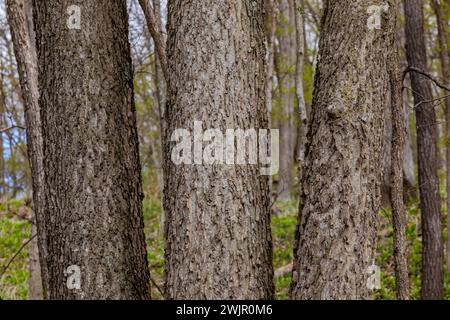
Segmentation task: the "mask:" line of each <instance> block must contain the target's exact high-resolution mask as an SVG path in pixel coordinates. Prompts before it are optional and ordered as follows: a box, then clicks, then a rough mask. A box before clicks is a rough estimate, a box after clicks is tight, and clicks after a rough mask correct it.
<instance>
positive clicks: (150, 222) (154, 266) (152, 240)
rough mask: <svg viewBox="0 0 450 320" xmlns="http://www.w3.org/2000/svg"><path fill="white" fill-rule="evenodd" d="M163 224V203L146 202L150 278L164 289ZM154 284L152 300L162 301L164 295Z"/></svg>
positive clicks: (157, 200)
mask: <svg viewBox="0 0 450 320" xmlns="http://www.w3.org/2000/svg"><path fill="white" fill-rule="evenodd" d="M161 222H162V210H161V202H160V200H159V199H157V198H146V199H145V200H144V224H145V236H146V243H147V258H148V265H149V268H150V276H151V277H152V280H153V281H154V282H155V283H156V285H157V286H158V287H159V288H160V289H162V283H163V274H164V237H163V229H162V226H161ZM156 285H155V284H154V283H152V298H153V299H161V298H162V295H161V293H160V292H159V290H158V288H157V287H156Z"/></svg>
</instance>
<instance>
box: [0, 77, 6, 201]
mask: <svg viewBox="0 0 450 320" xmlns="http://www.w3.org/2000/svg"><path fill="white" fill-rule="evenodd" d="M0 86H1V88H0V89H1V90H0V130H1V129H7V128H6V125H5V112H6V108H5V96H4V94H3V83H0ZM4 156H5V153H4V150H3V131H0V200H2V199H3V196H4V195H5V193H6V180H5V177H6V166H5V158H4Z"/></svg>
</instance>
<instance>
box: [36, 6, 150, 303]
mask: <svg viewBox="0 0 450 320" xmlns="http://www.w3.org/2000/svg"><path fill="white" fill-rule="evenodd" d="M72 5H73V2H72V1H69V0H64V1H60V0H35V1H34V17H35V26H36V35H37V37H36V43H37V52H38V62H39V89H40V94H41V96H40V98H39V104H40V107H41V114H42V128H43V132H42V134H43V138H44V139H43V140H44V159H45V160H44V173H45V179H44V181H45V183H44V190H43V196H44V199H45V202H46V206H45V207H44V212H43V217H44V220H45V222H44V226H45V231H46V233H47V245H48V255H47V256H46V261H45V263H46V266H47V268H48V275H49V279H50V280H49V283H48V291H49V293H48V296H49V298H51V299H147V298H148V297H149V291H150V290H149V273H148V266H147V257H146V250H145V237H144V231H143V217H142V203H141V201H142V190H141V177H140V174H141V173H140V165H139V150H138V136H137V129H136V113H135V108H134V97H133V79H132V70H131V57H130V45H129V43H128V17H127V8H126V3H125V0H117V1H110V0H96V1H84V2H83V3H80V4H79V5H78V6H75V7H74V6H72ZM78 276H80V278H79V277H78ZM78 278H79V280H80V281H78V280H77V279H78Z"/></svg>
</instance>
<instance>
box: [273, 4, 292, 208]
mask: <svg viewBox="0 0 450 320" xmlns="http://www.w3.org/2000/svg"><path fill="white" fill-rule="evenodd" d="M277 1H278V6H279V7H278V8H279V15H280V18H279V19H278V21H277V23H278V28H279V33H278V34H279V38H278V43H279V49H280V51H279V52H278V54H277V65H278V71H279V79H278V81H279V83H278V86H279V91H280V101H279V103H280V116H279V126H280V173H279V180H278V199H280V200H288V199H290V198H291V191H292V186H293V183H294V179H293V177H294V159H295V158H296V157H295V154H294V153H295V152H294V149H295V136H296V130H295V125H294V104H295V71H294V70H295V67H296V43H295V42H296V41H295V40H296V34H295V12H294V7H293V0H277Z"/></svg>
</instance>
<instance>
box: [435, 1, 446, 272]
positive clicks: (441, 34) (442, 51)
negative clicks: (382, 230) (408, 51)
mask: <svg viewBox="0 0 450 320" xmlns="http://www.w3.org/2000/svg"><path fill="white" fill-rule="evenodd" d="M431 4H432V7H433V10H434V13H435V15H436V21H437V27H438V43H439V57H440V60H441V70H442V78H443V79H444V80H445V81H447V83H448V82H449V81H450V63H449V54H450V50H449V45H448V41H449V38H448V34H447V29H448V22H447V21H445V19H444V16H445V15H444V12H443V10H442V6H443V3H441V1H440V0H432V1H431ZM447 6H449V7H450V4H447ZM444 93H445V94H448V92H444ZM445 121H446V136H447V143H446V155H447V159H446V169H447V177H446V178H447V179H446V180H447V186H446V187H447V202H446V204H447V250H446V251H447V272H448V273H449V274H450V144H449V141H450V98H447V99H445Z"/></svg>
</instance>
